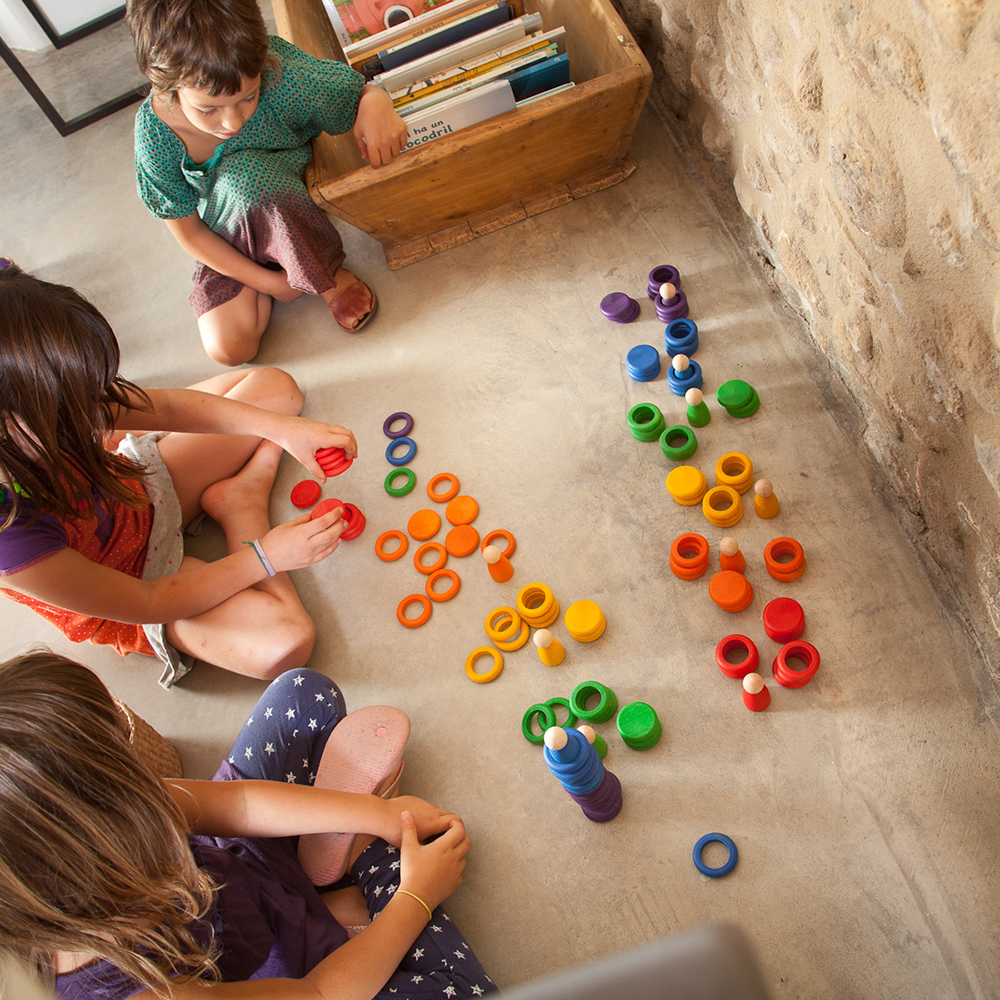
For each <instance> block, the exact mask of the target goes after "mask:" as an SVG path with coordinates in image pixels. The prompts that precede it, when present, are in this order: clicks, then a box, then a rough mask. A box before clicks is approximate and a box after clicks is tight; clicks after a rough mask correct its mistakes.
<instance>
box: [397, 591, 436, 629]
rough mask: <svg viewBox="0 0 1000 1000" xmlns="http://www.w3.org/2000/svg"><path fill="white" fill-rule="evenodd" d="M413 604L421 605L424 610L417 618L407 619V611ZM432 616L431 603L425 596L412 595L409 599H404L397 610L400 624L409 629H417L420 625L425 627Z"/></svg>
mask: <svg viewBox="0 0 1000 1000" xmlns="http://www.w3.org/2000/svg"><path fill="white" fill-rule="evenodd" d="M411 604H419V605H421V606H422V607H423V609H424V610H423V611H422V612H421V613H420V614H419V615H418V616H417V617H416V618H407V617H406V610H407V608H409V606H410V605H411ZM430 616H431V602H430V601H429V600H428V599H427V598H426V597H425V596H424V595H423V594H410V596H409V597H404V598H403V599H402V600H401V601H400V602H399V607H397V608H396V617H397V618H398V619H399V624H400V625H405V626H406V627H407V628H417V627H418V626H419V625H423V624H424V622H425V621H427V619H428V618H430Z"/></svg>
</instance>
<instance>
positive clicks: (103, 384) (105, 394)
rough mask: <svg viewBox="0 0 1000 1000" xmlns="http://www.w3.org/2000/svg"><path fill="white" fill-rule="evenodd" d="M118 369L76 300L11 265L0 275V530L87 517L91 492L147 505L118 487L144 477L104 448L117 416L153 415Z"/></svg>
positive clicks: (115, 353)
mask: <svg viewBox="0 0 1000 1000" xmlns="http://www.w3.org/2000/svg"><path fill="white" fill-rule="evenodd" d="M119 360H120V353H119V349H118V341H117V340H116V339H115V335H114V332H113V331H112V329H111V327H110V325H109V324H108V321H107V320H106V319H105V318H104V317H103V316H102V315H101V313H100V312H99V311H98V310H97V309H96V308H95V307H94V306H93V305H91V304H90V303H89V302H88V301H87V300H86V299H85V298H83V296H82V295H80V294H79V293H78V292H75V291H74V290H73V289H72V288H68V287H66V286H65V285H54V284H51V283H49V282H47V281H41V280H40V279H38V278H35V277H32V276H31V275H30V274H25V273H24V272H23V271H22V270H21V269H20V268H19V267H18V266H17V265H16V264H11V265H10V266H9V267H7V268H6V269H4V270H0V486H4V487H7V489H6V490H5V493H6V496H7V500H6V502H5V505H4V507H3V508H0V531H2V530H3V529H4V528H7V527H9V525H10V524H11V522H12V521H13V519H14V518H15V517H17V516H18V515H26V516H27V517H28V518H29V523H30V522H31V521H34V520H35V518H36V517H37V516H38V514H39V513H40V512H41V511H48V512H50V513H52V514H55V515H56V516H62V517H70V516H73V515H77V516H79V515H80V514H82V513H83V514H85V513H87V512H89V511H92V510H93V500H92V497H91V494H90V486H91V485H93V486H96V487H97V488H98V490H99V491H101V492H103V493H104V494H107V495H110V496H112V497H115V498H116V499H118V500H120V501H121V502H122V503H125V504H129V505H130V506H133V507H135V506H140V505H142V504H146V503H148V502H149V500H148V498H147V497H146V495H145V493H143V492H142V491H141V490H137V489H135V488H134V487H132V486H130V485H128V484H127V483H126V482H123V480H129V479H133V480H134V479H136V478H137V477H139V476H141V475H142V471H141V470H140V469H138V467H137V466H135V465H133V464H132V463H131V462H129V461H128V460H127V459H125V458H122V457H121V456H119V455H115V454H113V453H112V452H109V451H108V450H107V449H106V448H105V447H104V436H105V434H107V433H108V432H109V431H110V430H112V429H113V428H114V424H115V419H116V417H117V414H118V411H119V408H121V407H128V408H130V409H139V410H150V409H151V408H152V404H151V403H150V401H149V398H148V397H147V396H146V394H145V393H144V392H143V391H142V390H141V389H140V388H139V387H138V386H135V385H133V384H132V383H131V382H129V381H127V380H126V379H124V378H122V377H121V375H119V374H118V363H119ZM14 483H17V485H18V488H19V490H20V492H18V491H16V490H14V489H12V488H11V487H13V484H14ZM26 495H27V496H29V497H30V498H31V500H32V503H30V504H27V505H26V504H25V503H24V498H25V496H26Z"/></svg>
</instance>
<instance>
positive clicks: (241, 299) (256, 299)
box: [198, 285, 272, 366]
mask: <svg viewBox="0 0 1000 1000" xmlns="http://www.w3.org/2000/svg"><path fill="white" fill-rule="evenodd" d="M271 304H272V299H271V296H270V295H265V294H264V293H263V292H258V291H257V290H256V289H255V288H251V287H250V286H249V285H244V286H243V290H242V291H241V292H240V293H239V294H238V295H237V296H236V297H235V298H233V299H230V300H229V301H228V302H223V304H222V305H221V306H216V307H215V308H214V309H210V310H209V311H208V312H207V313H202V314H201V316H199V317H198V333H199V334H200V335H201V342H202V344H204V345H205V350H206V351H207V352H208V356H209V357H210V358H211V359H212V360H213V361H217V362H218V363H219V364H220V365H230V366H232V365H242V364H244V363H245V362H247V361H251V360H252V359H253V358H254V357H256V355H257V351H258V349H259V348H260V339H261V337H263V336H264V330H265V329H266V328H267V321H268V320H269V319H270V318H271Z"/></svg>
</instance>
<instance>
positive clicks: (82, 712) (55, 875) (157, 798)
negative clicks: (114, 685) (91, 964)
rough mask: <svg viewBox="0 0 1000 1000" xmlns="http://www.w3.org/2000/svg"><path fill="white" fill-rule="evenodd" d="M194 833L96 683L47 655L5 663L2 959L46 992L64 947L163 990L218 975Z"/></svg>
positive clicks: (0, 757)
mask: <svg viewBox="0 0 1000 1000" xmlns="http://www.w3.org/2000/svg"><path fill="white" fill-rule="evenodd" d="M187 833H188V825H187V822H186V820H185V818H184V815H183V813H182V812H181V810H180V809H179V808H178V807H177V805H176V804H175V802H174V801H173V799H172V798H171V796H170V794H169V792H168V791H167V789H166V787H165V785H164V784H163V782H162V781H161V780H160V779H158V778H157V777H156V776H155V775H154V774H153V772H152V771H150V770H149V768H148V767H147V766H146V765H145V764H144V763H143V762H142V760H141V759H140V757H139V756H138V754H137V753H136V751H135V749H134V748H133V747H132V745H131V743H130V742H129V740H128V737H127V736H126V733H125V726H124V724H123V721H122V715H121V713H120V712H119V710H118V708H117V706H116V705H115V703H114V701H113V700H112V698H111V696H110V695H109V694H108V690H107V688H105V686H104V685H103V684H102V683H101V681H100V680H99V679H98V678H97V676H96V675H95V674H93V673H91V671H90V670H88V669H87V668H86V667H83V666H81V665H80V664H78V663H74V662H73V661H72V660H68V659H66V658H65V657H63V656H58V655H57V654H55V653H51V652H49V651H47V650H46V651H35V652H31V653H26V654H24V655H23V656H19V657H16V658H15V659H13V660H9V661H7V662H6V663H3V664H0V910H2V912H3V919H2V920H0V952H5V953H8V954H10V955H13V956H14V957H15V958H16V959H18V960H20V961H21V962H23V963H24V965H25V966H26V967H27V968H29V969H33V970H34V971H35V972H36V973H37V975H38V976H39V977H40V979H41V981H42V982H43V983H44V984H46V985H48V986H50V987H51V985H52V983H53V981H54V978H55V961H56V955H57V953H59V952H77V953H91V952H93V953H96V954H97V955H98V956H100V957H101V958H104V959H106V960H108V961H110V962H111V963H113V964H114V965H115V966H117V967H118V969H119V970H121V972H123V973H124V974H125V975H126V976H128V977H130V978H132V979H134V980H135V981H136V982H138V983H140V984H141V985H142V986H143V987H146V988H150V989H153V990H156V991H157V992H166V991H168V989H169V980H170V978H171V977H174V976H178V975H179V974H181V975H184V976H185V977H186V978H190V977H193V976H197V975H207V976H209V977H210V978H217V974H216V973H215V965H214V948H215V944H214V942H213V940H212V935H211V933H210V931H209V928H208V925H207V924H204V923H202V924H201V925H200V926H201V928H202V931H201V933H200V934H199V933H195V932H194V929H195V928H196V927H198V926H199V925H198V923H197V922H198V921H199V920H201V918H202V917H204V915H205V914H206V913H207V912H208V911H209V910H210V909H211V907H212V904H213V899H214V886H213V884H212V882H211V880H210V879H209V878H208V876H207V875H205V873H204V872H202V871H201V870H200V869H199V868H198V867H197V865H196V863H195V860H194V856H193V855H192V854H191V849H190V846H189V845H188V842H187ZM81 975H85V973H81Z"/></svg>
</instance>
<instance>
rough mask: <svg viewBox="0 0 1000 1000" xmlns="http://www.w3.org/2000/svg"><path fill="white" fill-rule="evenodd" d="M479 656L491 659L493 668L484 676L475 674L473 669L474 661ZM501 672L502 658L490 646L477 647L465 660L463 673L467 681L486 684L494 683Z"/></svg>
mask: <svg viewBox="0 0 1000 1000" xmlns="http://www.w3.org/2000/svg"><path fill="white" fill-rule="evenodd" d="M481 656H492V657H493V666H492V667H491V668H490V669H489V670H487V671H486V673H485V674H477V673H476V671H475V670H474V669H473V668H474V667H475V663H476V660H478V659H479V658H480V657H481ZM501 670H503V657H502V656H501V655H500V653H499V652H498V651H497V650H495V649H494V648H493V647H492V646H479V647H478V648H476V649H474V650H473V651H472V652H471V653H469V655H468V656H467V657H466V658H465V672H466V674H467V675H468V677H469V680H470V681H475V682H476V683H477V684H487V683H489V682H490V681H495V680H496V679H497V678H498V677H499V676H500V671H501Z"/></svg>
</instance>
